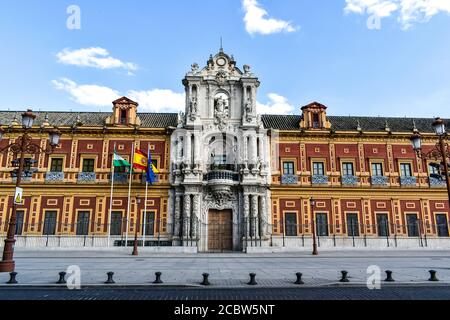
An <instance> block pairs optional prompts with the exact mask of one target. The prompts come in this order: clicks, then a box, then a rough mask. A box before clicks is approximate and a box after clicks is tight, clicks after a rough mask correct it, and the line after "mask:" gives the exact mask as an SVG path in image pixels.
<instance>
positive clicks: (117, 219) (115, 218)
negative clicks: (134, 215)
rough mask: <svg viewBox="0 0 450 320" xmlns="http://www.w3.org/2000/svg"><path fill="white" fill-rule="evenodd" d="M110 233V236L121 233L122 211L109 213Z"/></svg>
mask: <svg viewBox="0 0 450 320" xmlns="http://www.w3.org/2000/svg"><path fill="white" fill-rule="evenodd" d="M110 230H111V231H110V233H111V235H112V236H121V235H122V212H113V213H111V227H110Z"/></svg>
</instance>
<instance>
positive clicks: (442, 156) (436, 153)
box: [411, 118, 450, 202]
mask: <svg viewBox="0 0 450 320" xmlns="http://www.w3.org/2000/svg"><path fill="white" fill-rule="evenodd" d="M433 129H434V132H435V133H436V135H437V136H438V138H439V142H438V143H437V144H436V146H435V147H434V149H432V150H431V151H429V152H427V153H424V152H422V137H421V136H420V134H418V133H416V134H414V135H413V136H412V137H411V144H412V146H413V149H414V151H415V152H416V153H417V156H418V157H419V158H420V159H428V160H435V161H440V162H441V163H440V164H436V165H435V166H436V167H437V168H439V169H441V170H440V171H441V174H439V175H437V178H438V179H440V180H442V176H445V181H446V184H447V193H448V199H449V202H450V175H449V162H448V159H449V158H450V147H449V144H448V142H447V141H448V139H449V136H448V133H447V131H446V128H445V122H444V120H442V119H441V118H436V120H435V121H434V122H433ZM442 171H443V173H442Z"/></svg>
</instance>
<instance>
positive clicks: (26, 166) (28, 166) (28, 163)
mask: <svg viewBox="0 0 450 320" xmlns="http://www.w3.org/2000/svg"><path fill="white" fill-rule="evenodd" d="M32 163H33V158H25V161H24V163H23V170H26V171H30V170H31V166H32V165H31V164H32Z"/></svg>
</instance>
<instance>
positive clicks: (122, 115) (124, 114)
mask: <svg viewBox="0 0 450 320" xmlns="http://www.w3.org/2000/svg"><path fill="white" fill-rule="evenodd" d="M120 124H127V110H120Z"/></svg>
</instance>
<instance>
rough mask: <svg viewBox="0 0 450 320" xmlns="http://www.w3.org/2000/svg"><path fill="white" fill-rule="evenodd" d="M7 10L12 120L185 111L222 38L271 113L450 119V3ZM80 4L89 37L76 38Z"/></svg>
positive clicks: (138, 0)
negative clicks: (19, 113) (129, 101)
mask: <svg viewBox="0 0 450 320" xmlns="http://www.w3.org/2000/svg"><path fill="white" fill-rule="evenodd" d="M2 2H3V5H2V10H1V12H0V39H1V40H2V43H3V50H1V52H0V70H2V73H3V76H2V77H0V88H1V90H0V101H1V102H0V109H2V110H8V109H10V110H23V109H25V108H27V107H32V108H33V109H34V110H39V109H40V110H60V111H69V110H73V111H99V110H101V111H110V110H111V104H110V102H111V97H115V96H119V95H128V96H131V98H134V99H137V100H138V102H139V103H140V104H141V111H152V112H165V111H171V112H172V111H177V110H179V109H181V108H183V105H182V103H183V96H182V95H183V87H182V84H181V79H182V78H183V77H184V75H185V73H186V72H187V71H188V70H189V69H190V65H191V64H192V63H194V62H197V63H199V64H200V66H204V65H205V64H206V60H207V59H208V57H209V54H215V53H216V52H217V51H218V50H219V45H220V42H219V39H220V36H222V37H223V42H224V49H225V51H226V52H227V53H229V54H233V55H234V56H235V58H236V60H237V63H238V65H239V66H240V67H241V66H242V65H243V64H249V65H251V66H252V71H253V72H254V73H256V74H257V75H258V76H259V78H260V81H261V87H260V90H259V95H258V101H259V108H260V110H262V112H269V113H299V112H300V107H301V106H303V105H306V104H307V103H309V102H311V101H318V102H321V103H323V104H325V105H327V106H328V108H329V111H328V112H329V114H332V115H350V114H351V115H372V116H377V115H380V116H417V117H422V116H425V117H433V116H443V117H450V108H449V106H450V41H449V38H448V34H450V14H449V13H450V4H449V3H450V1H448V0H429V1H427V0H415V1H405V0H333V1H330V0H276V1H274V0H227V1H219V0H209V1H206V0H191V1H183V0H165V1H162V0H161V1H159V0H158V1H156V0H152V1H142V0H128V1H119V0H95V1H94V0H72V1H54V0H39V1H35V0H28V1H25V0H15V1H8V2H6V1H4V0H2ZM414 2H417V3H416V6H414V7H406V6H407V5H410V6H411V3H414ZM70 5H77V6H78V7H79V8H80V12H81V18H80V21H81V29H72V30H71V29H68V28H67V19H68V18H69V16H71V15H70V14H68V13H67V8H68V7H69V6H70ZM269 19H272V20H269ZM71 21H72V20H71ZM368 21H369V22H370V21H372V22H373V21H375V22H374V23H372V24H369V25H368ZM378 21H380V24H378ZM0 122H1V120H0Z"/></svg>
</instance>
